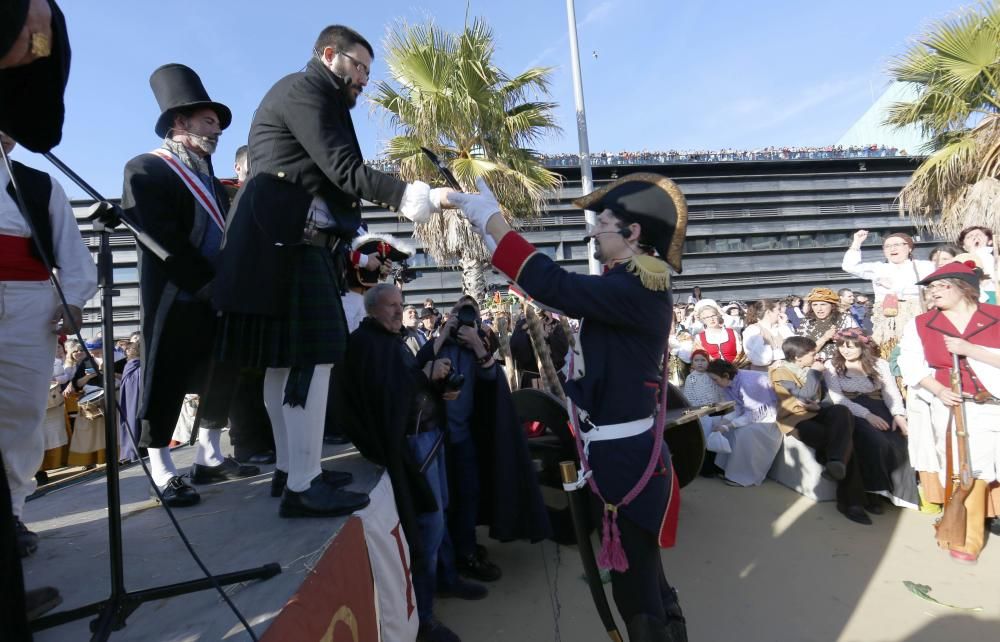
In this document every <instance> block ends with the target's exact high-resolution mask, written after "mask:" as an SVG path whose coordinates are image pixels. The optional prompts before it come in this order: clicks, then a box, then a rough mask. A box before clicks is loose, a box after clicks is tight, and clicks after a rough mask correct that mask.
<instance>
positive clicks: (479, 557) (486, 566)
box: [455, 546, 503, 582]
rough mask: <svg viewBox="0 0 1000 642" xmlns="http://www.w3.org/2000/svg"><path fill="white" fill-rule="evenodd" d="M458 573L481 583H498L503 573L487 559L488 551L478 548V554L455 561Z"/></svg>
mask: <svg viewBox="0 0 1000 642" xmlns="http://www.w3.org/2000/svg"><path fill="white" fill-rule="evenodd" d="M455 565H456V566H457V567H458V572H459V573H461V574H462V575H464V576H466V577H471V578H472V579H474V580H479V581H480V582H496V581H497V580H499V579H500V576H501V575H503V573H502V572H501V571H500V567H499V566H497V565H496V564H494V563H493V562H491V561H490V560H489V558H488V557H486V549H485V548H483V547H481V546H477V547H476V552H475V553H473V554H472V555H469V556H467V557H460V558H458V559H457V560H455Z"/></svg>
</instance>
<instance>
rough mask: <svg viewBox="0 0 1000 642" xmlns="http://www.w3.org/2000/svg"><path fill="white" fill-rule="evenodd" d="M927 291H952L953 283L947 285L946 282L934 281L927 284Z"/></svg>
mask: <svg viewBox="0 0 1000 642" xmlns="http://www.w3.org/2000/svg"><path fill="white" fill-rule="evenodd" d="M927 289H928V290H930V291H931V292H943V291H945V290H950V289H951V283H945V282H944V281H934V282H932V283H928V284H927Z"/></svg>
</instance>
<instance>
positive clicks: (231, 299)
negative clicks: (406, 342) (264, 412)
mask: <svg viewBox="0 0 1000 642" xmlns="http://www.w3.org/2000/svg"><path fill="white" fill-rule="evenodd" d="M311 51H312V56H311V58H310V60H309V62H308V63H307V64H306V66H305V69H304V70H303V71H299V72H296V73H293V74H290V75H288V76H286V77H284V78H282V79H281V80H279V81H278V82H277V83H276V84H275V85H274V86H273V87H272V88H271V90H270V91H268V93H267V95H266V96H264V99H263V100H262V101H261V104H260V106H259V107H258V108H257V110H256V112H255V115H254V119H253V123H252V124H251V127H250V140H249V146H250V177H249V178H248V179H247V182H246V184H245V185H244V186H243V189H242V190H241V191H240V193H239V194H238V195H237V198H236V201H235V203H234V204H233V210H232V213H231V216H230V218H229V221H228V224H227V228H226V240H225V246H224V249H223V260H222V264H221V266H220V272H219V281H218V284H217V285H218V287H216V288H215V291H214V303H215V305H216V307H217V308H218V309H219V310H221V311H222V312H223V313H224V320H223V324H224V327H225V330H224V333H223V336H222V339H223V340H222V342H221V343H220V345H219V350H220V354H222V355H223V356H226V357H231V358H234V359H239V360H241V361H243V362H244V363H247V364H253V365H260V366H264V367H266V368H267V373H266V375H265V383H264V401H265V405H266V406H267V409H268V413H269V414H270V416H271V424H272V427H273V429H274V436H275V443H276V445H277V458H278V461H277V470H278V471H282V474H286V473H287V485H286V486H285V492H284V496H283V497H282V502H281V508H280V514H281V515H282V516H285V517H300V516H324V515H338V514H345V513H350V512H353V511H354V510H356V509H357V508H360V507H361V505H363V502H360V501H359V500H358V498H357V497H356V496H351V495H344V494H343V492H342V491H339V490H338V489H336V488H335V487H334V486H333V485H332V484H330V483H329V481H328V480H327V478H326V477H325V476H324V475H323V474H322V469H321V467H320V457H321V454H322V452H321V449H322V445H323V417H324V415H325V413H326V405H327V396H328V392H329V390H328V387H329V385H328V384H329V380H330V372H331V369H332V368H333V365H334V364H335V363H337V362H338V361H340V359H341V358H342V357H343V354H344V350H345V348H346V344H347V336H348V328H347V322H346V319H345V316H344V311H343V305H342V303H341V299H340V297H341V294H342V292H343V290H344V272H345V270H346V268H347V264H348V262H349V253H348V251H347V248H348V244H349V243H350V241H351V239H352V238H353V237H354V236H355V235H356V234H357V230H358V229H359V227H360V226H361V200H362V199H364V200H367V201H371V202H373V203H376V204H380V205H382V206H383V207H387V208H389V209H391V210H392V211H398V212H400V213H401V214H402V215H403V216H406V217H407V218H410V219H411V220H414V221H426V220H427V219H428V218H429V217H430V215H431V213H432V210H434V209H435V208H436V207H439V206H440V205H441V203H442V200H444V199H445V198H446V194H447V191H448V190H431V189H430V187H429V186H428V185H426V184H424V183H419V182H416V183H411V184H406V183H404V182H402V181H400V180H398V179H397V178H395V177H393V176H390V175H388V174H384V173H382V172H378V171H376V170H373V169H372V168H370V167H368V166H366V165H365V163H364V158H363V157H362V155H361V148H360V146H359V145H358V141H357V137H356V135H355V132H354V125H353V123H352V121H351V114H350V111H351V109H352V108H353V107H354V106H355V104H356V103H357V100H358V97H359V96H360V94H361V92H362V91H363V90H364V88H365V86H366V85H367V84H368V80H369V74H370V72H371V64H372V57H373V55H374V52H373V49H372V47H371V45H370V44H369V43H368V41H367V40H365V39H364V38H363V37H362V36H361V35H360V34H358V33H357V32H356V31H354V30H353V29H350V28H348V27H344V26H340V25H333V26H330V27H327V28H325V29H323V31H322V32H321V33H320V34H319V37H318V38H317V39H316V41H315V43H314V44H313V45H312V47H311Z"/></svg>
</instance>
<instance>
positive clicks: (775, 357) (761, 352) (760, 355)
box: [743, 323, 795, 368]
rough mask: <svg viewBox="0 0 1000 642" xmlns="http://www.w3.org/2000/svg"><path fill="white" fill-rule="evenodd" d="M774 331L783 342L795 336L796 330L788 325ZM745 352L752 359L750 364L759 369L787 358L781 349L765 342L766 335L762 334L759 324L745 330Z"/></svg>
mask: <svg viewBox="0 0 1000 642" xmlns="http://www.w3.org/2000/svg"><path fill="white" fill-rule="evenodd" d="M772 331H773V332H777V333H778V336H780V337H781V340H782V341H784V340H785V339H787V338H788V337H790V336H793V335H794V334H795V330H793V329H792V327H791V326H790V325H788V324H787V323H780V324H778V325H776V326H775V327H774V329H773V330H772ZM743 350H744V352H746V355H747V358H748V359H750V363H752V364H753V365H755V366H757V367H758V368H766V367H768V366H770V365H771V364H772V363H774V362H775V361H781V360H782V359H784V358H785V353H784V352H782V351H781V348H775V347H772V346H771V344H770V343H768V342H767V341H765V340H764V335H762V334H761V333H760V325H759V324H757V323H754V324H753V325H749V326H747V327H746V329H745V330H743Z"/></svg>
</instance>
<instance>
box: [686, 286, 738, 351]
mask: <svg viewBox="0 0 1000 642" xmlns="http://www.w3.org/2000/svg"><path fill="white" fill-rule="evenodd" d="M694 316H695V319H697V321H698V322H699V323H701V324H702V325H704V326H705V329H704V330H703V331H701V332H699V333H698V335H697V336H696V337H695V340H694V344H695V345H694V347H695V350H698V349H701V350H704V351H705V352H707V353H708V356H710V357H711V358H712V360H713V361H714V360H716V359H725V360H726V361H728V362H729V363H733V362H734V361H736V357H737V356H739V354H740V353H741V352H742V351H743V346H742V345H741V344H740V335H739V334H737V333H736V332H734V331H733V329H732V328H727V327H725V322H724V320H723V317H722V310H720V309H719V306H717V305H716V304H715V301H713V300H711V299H702V300H701V301H699V302H698V303H697V304H696V305H695V306H694Z"/></svg>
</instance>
